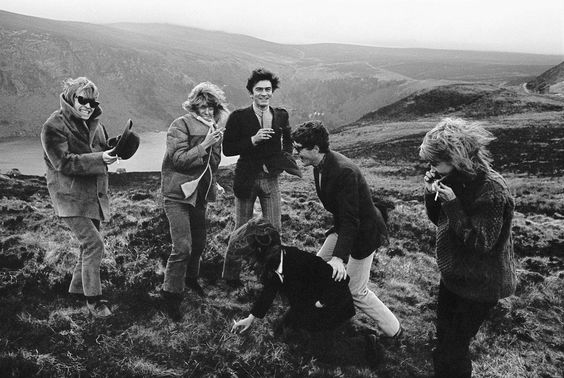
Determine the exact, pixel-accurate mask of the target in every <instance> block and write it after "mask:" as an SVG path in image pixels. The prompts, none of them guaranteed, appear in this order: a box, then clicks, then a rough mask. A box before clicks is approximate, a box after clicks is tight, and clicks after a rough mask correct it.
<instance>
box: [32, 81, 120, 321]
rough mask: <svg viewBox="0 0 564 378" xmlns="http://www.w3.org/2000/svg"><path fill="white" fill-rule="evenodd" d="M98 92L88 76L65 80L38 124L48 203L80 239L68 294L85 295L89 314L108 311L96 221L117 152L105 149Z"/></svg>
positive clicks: (104, 215) (105, 207)
mask: <svg viewBox="0 0 564 378" xmlns="http://www.w3.org/2000/svg"><path fill="white" fill-rule="evenodd" d="M98 95H99V92H98V88H97V87H96V85H95V84H94V83H93V82H92V81H90V80H89V79H88V78H86V77H78V78H76V79H73V78H69V79H66V80H65V81H64V83H63V92H62V93H61V95H60V97H59V103H60V108H59V109H58V110H56V111H55V112H54V113H53V114H51V116H50V117H49V118H48V119H47V121H45V124H44V125H43V127H42V129H41V144H42V146H43V150H44V160H45V164H46V165H47V188H48V189H49V194H50V196H51V201H52V202H53V208H54V209H55V212H56V213H57V215H58V216H59V217H61V218H62V219H63V220H64V221H65V222H66V223H67V225H68V226H69V228H70V229H71V231H72V232H73V234H74V235H75V237H76V238H77V239H78V242H79V243H80V255H79V258H78V262H77V264H76V266H75V268H74V271H73V274H72V280H71V283H70V286H69V293H70V294H74V295H77V296H81V297H82V296H85V297H86V304H87V307H88V310H89V311H90V313H91V314H92V315H93V316H95V317H107V316H109V315H111V311H110V309H109V308H108V305H107V302H106V301H105V300H103V299H102V285H101V282H100V263H101V261H102V256H103V255H104V240H103V238H102V235H101V234H100V223H101V221H102V220H105V219H108V217H109V216H110V205H109V199H108V168H107V166H108V165H110V164H112V163H114V162H115V161H116V160H117V157H116V156H111V155H110V153H109V152H110V151H108V150H110V147H109V146H108V142H107V136H106V131H105V129H104V126H103V125H102V123H101V122H100V116H101V114H102V109H101V108H100V106H99V103H98Z"/></svg>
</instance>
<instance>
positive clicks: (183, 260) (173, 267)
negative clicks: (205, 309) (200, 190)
mask: <svg viewBox="0 0 564 378" xmlns="http://www.w3.org/2000/svg"><path fill="white" fill-rule="evenodd" d="M189 207H190V205H188V204H184V203H180V202H176V201H171V200H168V199H165V203H164V208H165V214H166V216H167V218H168V222H169V225H170V237H171V239H172V250H171V252H170V256H169V257H168V260H167V263H166V268H165V275H164V285H163V289H164V290H165V291H168V292H171V293H181V292H182V291H184V285H185V282H184V279H185V277H186V269H187V267H188V261H189V259H190V255H191V253H192V234H191V221H192V220H191V219H190V209H189Z"/></svg>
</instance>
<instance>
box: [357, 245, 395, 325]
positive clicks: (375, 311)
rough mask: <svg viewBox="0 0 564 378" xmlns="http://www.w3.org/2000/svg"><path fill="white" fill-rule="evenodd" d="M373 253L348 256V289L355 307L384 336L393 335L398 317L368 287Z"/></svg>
mask: <svg viewBox="0 0 564 378" xmlns="http://www.w3.org/2000/svg"><path fill="white" fill-rule="evenodd" d="M373 259H374V253H372V254H371V255H370V256H368V257H365V258H364V259H360V260H357V259H355V258H353V257H349V262H348V263H347V274H348V275H349V277H350V281H349V289H350V290H351V294H352V297H353V301H354V304H355V306H356V308H358V309H359V310H361V311H362V312H364V313H365V314H366V315H368V316H369V317H370V318H372V320H374V322H375V323H376V325H377V326H378V328H379V329H380V330H381V331H382V332H383V333H384V334H385V335H386V336H394V335H395V334H396V333H397V332H398V330H399V327H400V324H399V321H398V319H397V318H396V317H395V315H394V314H393V313H392V312H391V311H390V309H389V308H388V307H387V306H386V305H385V304H384V303H382V301H381V300H380V299H379V298H378V297H377V296H376V294H374V292H373V291H372V290H370V289H369V288H368V280H369V278H370V268H371V267H372V260H373Z"/></svg>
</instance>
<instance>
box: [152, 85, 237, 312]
mask: <svg viewBox="0 0 564 378" xmlns="http://www.w3.org/2000/svg"><path fill="white" fill-rule="evenodd" d="M182 107H183V108H184V109H185V110H186V111H187V113H186V114H185V115H183V116H182V117H179V118H177V119H175V120H174V121H173V122H172V124H171V125H170V127H169V128H168V133H167V138H166V151H165V156H164V159H163V164H162V174H161V190H162V193H163V196H164V209H165V213H166V216H167V218H168V221H169V223H170V236H171V239H172V251H171V253H170V256H169V258H168V261H167V264H166V270H165V275H164V285H163V291H162V296H163V298H164V300H165V301H164V304H165V310H166V311H167V313H168V314H169V316H170V317H171V318H172V319H173V320H175V321H178V320H180V319H181V318H182V314H181V313H180V303H181V301H182V292H183V291H184V287H185V286H186V285H187V286H189V287H190V288H192V289H193V290H194V291H195V292H196V293H197V294H198V295H200V296H204V291H203V289H202V287H201V286H200V284H199V283H198V280H197V278H198V274H199V269H200V257H201V255H202V252H203V250H204V247H205V243H206V207H207V202H208V201H214V200H215V199H216V180H215V177H214V174H215V172H216V171H217V168H218V166H219V162H220V160H221V141H222V135H223V125H224V123H225V121H226V119H227V116H228V111H227V107H226V105H225V94H224V93H223V91H222V90H221V89H220V88H219V87H218V86H216V85H215V84H212V83H209V82H204V83H200V84H198V85H196V86H195V87H194V88H193V89H192V91H191V92H190V94H189V95H188V99H187V100H186V101H185V102H184V103H183V104H182ZM200 176H201V179H200V181H199V182H198V185H197V188H196V190H195V191H194V194H192V195H191V196H189V197H188V198H186V195H185V193H184V192H183V191H182V188H181V185H182V184H184V183H186V182H189V181H192V180H195V179H198V178H199V177H200Z"/></svg>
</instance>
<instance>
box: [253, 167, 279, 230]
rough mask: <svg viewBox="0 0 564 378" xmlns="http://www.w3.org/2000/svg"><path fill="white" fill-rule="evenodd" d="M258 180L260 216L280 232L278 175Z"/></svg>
mask: <svg viewBox="0 0 564 378" xmlns="http://www.w3.org/2000/svg"><path fill="white" fill-rule="evenodd" d="M258 180H259V181H258V183H259V194H258V197H259V200H260V206H261V209H262V215H263V217H264V218H266V219H268V220H269V222H270V223H271V224H272V225H273V226H274V227H276V229H277V230H278V232H280V230H281V227H282V218H281V213H280V185H279V184H278V175H271V176H266V177H262V178H259V179H258Z"/></svg>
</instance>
